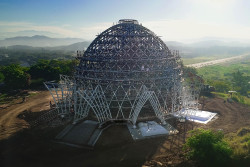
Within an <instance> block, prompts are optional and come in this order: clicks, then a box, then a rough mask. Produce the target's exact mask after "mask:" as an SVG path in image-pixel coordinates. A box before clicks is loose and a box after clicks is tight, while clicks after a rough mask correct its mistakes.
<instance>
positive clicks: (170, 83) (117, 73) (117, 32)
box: [44, 19, 197, 126]
mask: <svg viewBox="0 0 250 167" xmlns="http://www.w3.org/2000/svg"><path fill="white" fill-rule="evenodd" d="M77 59H78V60H79V61H80V63H79V65H78V66H77V67H76V68H75V74H74V76H73V77H72V78H69V77H67V76H63V75H61V76H60V79H61V80H60V82H59V83H54V82H45V83H44V84H45V86H46V87H47V89H48V90H49V91H50V93H51V95H52V97H53V99H54V102H55V104H56V107H57V109H58V113H59V114H72V113H73V114H74V118H73V119H74V122H75V123H76V122H78V121H81V120H83V119H85V118H87V117H90V116H91V115H92V118H93V119H96V120H97V121H98V122H99V123H103V122H105V121H108V120H125V121H128V122H131V123H132V124H133V125H134V126H136V122H137V120H138V118H139V117H143V116H144V115H146V114H147V113H149V112H151V113H152V112H153V113H154V114H155V116H156V117H157V118H158V119H159V120H160V121H161V122H162V123H163V124H165V123H166V122H165V119H164V117H165V116H166V115H168V114H171V113H174V112H176V111H179V110H180V109H181V108H183V107H187V106H188V105H190V104H189V101H190V98H191V97H190V96H189V95H187V94H188V93H187V91H190V89H189V88H192V86H189V88H188V87H187V86H183V77H182V65H181V59H180V56H179V51H170V49H169V48H168V47H167V46H166V44H165V43H164V42H163V41H162V40H161V39H160V38H159V37H158V36H156V35H155V34H154V33H153V32H152V31H150V30H149V29H147V28H145V27H143V26H142V25H141V24H139V23H138V21H137V20H130V19H124V20H119V23H118V24H116V25H114V26H112V27H110V28H108V29H107V30H105V31H104V32H102V33H101V34H100V35H98V36H97V37H96V39H95V40H94V41H93V42H92V43H91V44H90V46H89V47H88V48H87V50H86V51H85V52H80V51H77ZM195 93H197V92H193V93H191V94H192V95H194V96H196V94H195ZM194 99H196V97H194ZM150 107H152V108H153V111H150V110H147V108H150ZM91 113H92V114H91ZM141 113H144V114H141Z"/></svg>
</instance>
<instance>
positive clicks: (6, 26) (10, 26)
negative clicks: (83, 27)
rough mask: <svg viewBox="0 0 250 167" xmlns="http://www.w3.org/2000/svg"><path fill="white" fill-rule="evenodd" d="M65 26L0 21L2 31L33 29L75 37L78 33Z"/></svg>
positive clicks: (11, 31) (14, 31)
mask: <svg viewBox="0 0 250 167" xmlns="http://www.w3.org/2000/svg"><path fill="white" fill-rule="evenodd" d="M69 26H70V25H67V26H62V27H59V26H46V25H45V26H38V25H35V24H33V23H29V22H0V31H1V32H2V33H16V32H19V31H26V30H35V31H46V32H49V33H55V34H58V35H60V36H62V37H77V36H78V35H79V34H78V33H77V32H74V31H72V30H70V29H67V28H65V27H69Z"/></svg>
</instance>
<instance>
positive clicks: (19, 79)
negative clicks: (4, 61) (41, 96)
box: [2, 64, 30, 89]
mask: <svg viewBox="0 0 250 167" xmlns="http://www.w3.org/2000/svg"><path fill="white" fill-rule="evenodd" d="M2 73H3V75H4V83H5V86H6V87H7V88H11V89H19V88H25V87H27V86H28V85H29V84H30V75H29V74H28V73H27V68H24V67H21V66H20V65H18V64H11V65H9V66H6V67H4V68H3V69H2Z"/></svg>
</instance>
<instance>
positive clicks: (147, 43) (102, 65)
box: [76, 19, 180, 85]
mask: <svg viewBox="0 0 250 167" xmlns="http://www.w3.org/2000/svg"><path fill="white" fill-rule="evenodd" d="M178 59H179V57H178V56H176V54H173V53H171V51H170V50H169V49H168V47H167V46H166V44H165V43H164V42H163V41H162V40H161V39H160V38H159V37H157V36H156V35H155V34H154V33H153V32H152V31H150V30H149V29H147V28H145V27H143V26H142V25H139V23H138V21H136V20H130V19H124V20H119V24H117V25H114V26H112V27H110V28H109V29H107V30H105V31H104V32H103V33H101V34H100V35H98V36H97V37H96V39H95V40H94V41H93V42H92V43H91V44H90V46H89V47H88V48H87V50H86V51H85V52H84V55H83V56H80V65H79V66H78V68H77V69H76V71H77V73H76V77H77V78H79V79H80V80H81V81H83V82H89V83H98V84H102V85H104V84H109V83H115V84H116V83H118V82H119V83H120V82H122V84H123V85H131V84H133V85H134V84H135V85H141V84H154V83H155V82H157V83H158V84H157V85H159V84H163V85H164V84H165V83H162V81H163V82H164V81H165V80H166V79H167V80H168V79H169V78H171V76H172V75H173V74H174V73H175V72H177V73H179V72H180V71H179V69H178V63H177V61H178ZM168 82H169V81H168Z"/></svg>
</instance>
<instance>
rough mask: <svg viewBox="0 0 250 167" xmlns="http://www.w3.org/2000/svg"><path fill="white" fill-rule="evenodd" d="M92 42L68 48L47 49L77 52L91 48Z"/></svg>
mask: <svg viewBox="0 0 250 167" xmlns="http://www.w3.org/2000/svg"><path fill="white" fill-rule="evenodd" d="M89 44H90V42H88V41H84V42H77V43H74V44H71V45H67V46H58V47H50V48H47V49H51V50H53V49H54V50H65V51H76V50H80V51H82V50H86V49H87V48H88V46H89Z"/></svg>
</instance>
